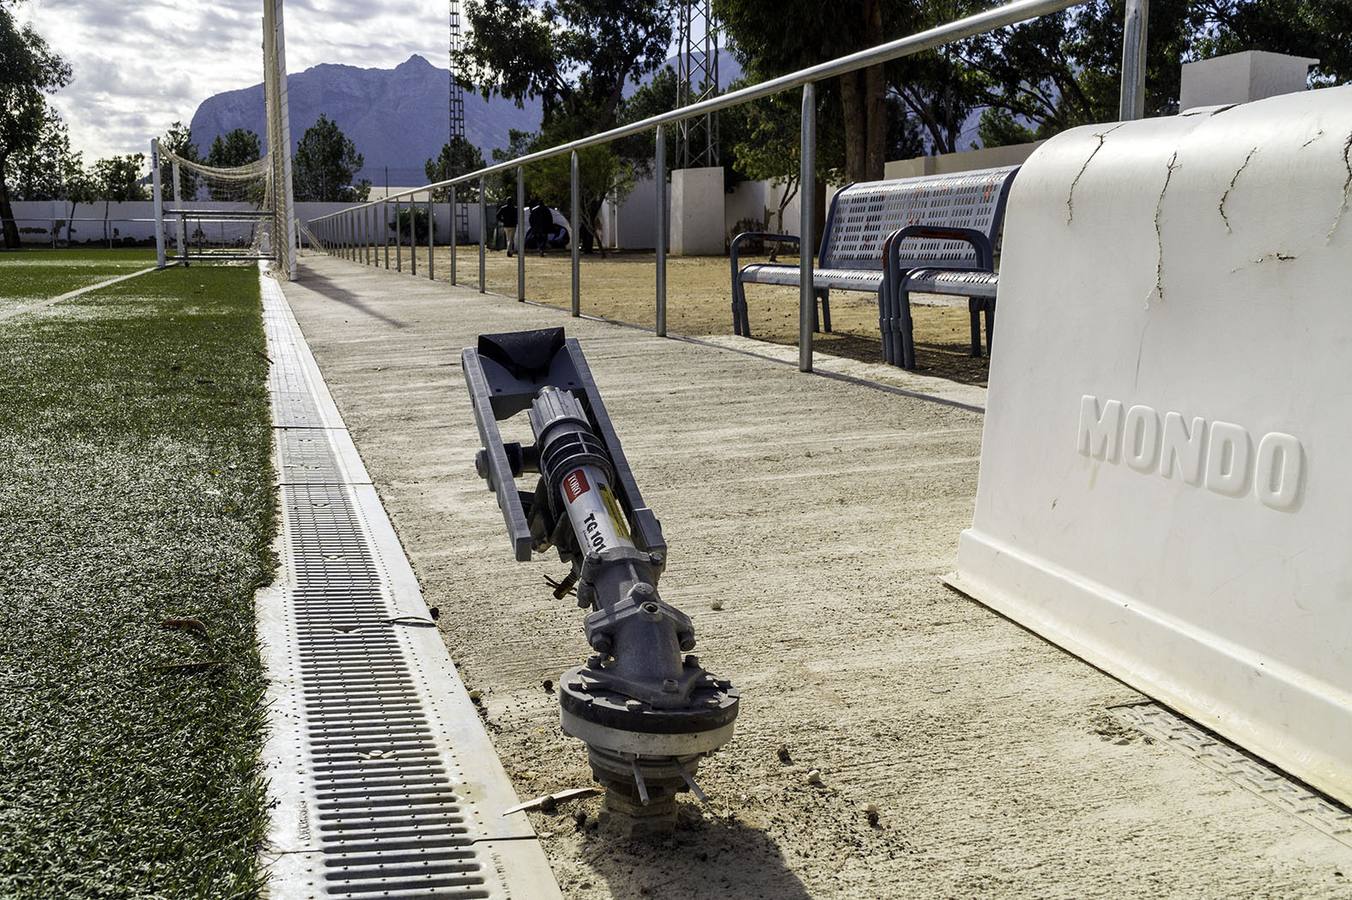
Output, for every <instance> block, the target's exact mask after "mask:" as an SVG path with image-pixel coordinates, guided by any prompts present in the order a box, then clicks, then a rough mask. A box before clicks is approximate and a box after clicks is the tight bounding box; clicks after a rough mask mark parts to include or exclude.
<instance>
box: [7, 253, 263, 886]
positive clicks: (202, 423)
mask: <svg viewBox="0 0 1352 900" xmlns="http://www.w3.org/2000/svg"><path fill="white" fill-rule="evenodd" d="M265 354H266V347H265V343H264V335H263V327H262V321H261V308H260V301H259V293H258V275H257V272H256V270H255V269H252V268H245V267H239V268H226V267H207V266H201V267H195V268H192V269H188V270H184V269H169V270H166V271H163V272H155V273H150V274H147V275H142V276H140V277H138V278H134V279H131V280H130V281H126V282H122V283H119V284H117V285H114V286H112V287H109V288H104V289H101V290H98V291H94V292H91V293H89V294H85V295H82V296H80V297H78V298H76V299H74V300H72V301H64V302H62V303H59V304H56V305H54V306H52V307H50V308H47V309H44V310H41V311H40V312H37V313H32V314H28V315H24V316H19V317H17V318H12V319H10V320H8V321H7V322H5V323H4V324H3V326H0V396H3V398H4V400H3V402H0V598H3V599H2V600H0V685H3V697H2V698H0V897H6V898H9V897H19V898H27V897H33V898H44V900H45V898H52V897H166V898H170V897H241V896H245V897H247V896H250V895H253V894H256V893H257V892H258V891H259V890H260V885H261V872H260V867H259V863H258V856H257V854H258V849H259V846H260V842H261V841H262V840H263V837H264V834H265V830H266V810H265V804H266V796H265V785H264V784H263V782H262V781H261V770H260V767H259V752H260V749H261V745H262V739H263V728H264V723H265V712H264V706H263V694H264V686H265V682H264V676H263V671H262V666H261V663H260V659H259V656H258V652H257V648H256V644H255V640H254V592H255V590H256V589H257V588H259V587H260V586H261V585H263V584H265V583H267V581H268V580H269V578H270V576H271V572H272V570H273V565H274V560H273V559H272V555H271V550H270V545H271V541H272V537H273V533H274V528H275V511H274V499H273V478H272V470H271V459H270V448H271V429H270V420H269V411H268V400H267V393H266V375H267V357H266V355H265ZM197 623H200V626H199V625H198V624H197Z"/></svg>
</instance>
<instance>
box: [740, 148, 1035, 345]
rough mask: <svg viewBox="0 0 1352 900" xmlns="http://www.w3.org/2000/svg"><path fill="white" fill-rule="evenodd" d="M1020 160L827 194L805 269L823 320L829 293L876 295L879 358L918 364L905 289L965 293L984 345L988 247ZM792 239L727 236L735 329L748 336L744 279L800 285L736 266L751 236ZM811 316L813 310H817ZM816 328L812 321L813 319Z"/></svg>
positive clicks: (783, 275) (990, 263) (779, 268)
mask: <svg viewBox="0 0 1352 900" xmlns="http://www.w3.org/2000/svg"><path fill="white" fill-rule="evenodd" d="M1017 171H1018V167H1017V166H1009V167H1004V168H998V169H983V170H981V171H976V172H963V173H961V174H956V175H928V176H924V177H922V178H907V179H902V180H898V181H871V182H862V183H858V184H852V185H848V186H846V187H845V188H843V189H842V190H840V191H839V192H837V193H836V195H835V197H834V198H833V199H832V200H831V208H830V211H829V212H828V214H827V217H826V227H825V229H824V231H823V234H822V241H821V246H820V247H819V248H818V251H817V264H816V266H815V267H814V269H813V273H812V284H813V288H814V293H815V294H816V296H817V299H818V302H819V303H820V306H821V312H820V316H821V322H822V324H823V325H824V326H825V330H826V331H830V330H831V305H830V292H831V291H832V290H844V291H861V292H864V293H875V294H877V296H878V326H879V330H880V331H881V333H882V350H883V358H884V359H885V360H886V361H887V362H889V363H892V364H894V365H900V366H904V367H905V368H908V369H909V368H914V367H915V347H914V341H913V340H912V337H911V332H912V322H911V311H910V294H911V292H912V291H924V292H929V293H938V294H950V295H954V296H959V297H967V298H968V312H969V314H970V316H971V340H972V355H973V356H980V355H981V322H980V316H981V314H982V313H984V314H985V315H986V331H987V336H986V343H987V347H989V346H990V340H991V336H992V334H993V330H994V321H995V292H996V286H997V281H998V276H997V274H996V273H995V271H994V247H995V242H996V240H997V237H998V235H999V230H1000V224H1001V221H1002V220H1003V219H1004V212H1005V200H1006V198H1007V197H1008V195H1009V188H1010V185H1011V184H1012V183H1013V181H1014V175H1015V173H1016V172H1017ZM757 239H758V240H763V241H782V242H786V243H795V244H796V243H798V242H799V239H798V237H797V236H796V235H785V234H771V233H768V232H746V233H743V234H739V235H737V237H736V238H734V239H733V242H732V248H731V265H732V328H733V332H734V333H735V334H739V335H744V336H746V337H750V335H751V324H750V321H749V318H748V315H747V305H746V289H745V287H744V286H745V285H746V284H778V285H787V286H794V287H796V286H797V285H798V277H799V276H798V271H799V270H798V267H797V266H796V265H784V264H778V263H755V264H752V265H749V266H746V267H740V265H739V263H740V259H739V256H740V253H739V251H740V250H741V247H742V246H743V245H744V244H745V243H746V242H748V241H751V240H757ZM814 313H815V310H814ZM814 327H815V322H814Z"/></svg>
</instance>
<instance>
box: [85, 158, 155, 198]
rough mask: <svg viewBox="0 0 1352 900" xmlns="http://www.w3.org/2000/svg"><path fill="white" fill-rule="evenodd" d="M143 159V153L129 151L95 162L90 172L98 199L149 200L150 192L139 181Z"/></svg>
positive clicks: (143, 163) (144, 159)
mask: <svg viewBox="0 0 1352 900" xmlns="http://www.w3.org/2000/svg"><path fill="white" fill-rule="evenodd" d="M145 161H146V155H145V154H144V153H129V154H127V155H126V156H108V157H105V158H103V159H100V160H98V161H97V162H95V163H94V167H93V170H92V173H93V178H94V184H95V186H96V189H97V191H98V196H99V199H101V200H108V201H112V202H114V203H120V202H122V201H125V200H149V199H150V192H149V191H148V190H147V189H146V187H145V186H144V185H143V184H141V183H140V181H141V177H142V167H143V166H144V165H145Z"/></svg>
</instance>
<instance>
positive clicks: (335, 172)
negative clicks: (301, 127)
mask: <svg viewBox="0 0 1352 900" xmlns="http://www.w3.org/2000/svg"><path fill="white" fill-rule="evenodd" d="M365 164H366V158H365V157H364V156H362V155H361V154H360V153H358V152H357V146H356V145H355V144H353V143H352V140H351V138H349V137H348V136H347V135H345V134H343V132H342V130H341V129H340V128H339V127H338V125H337V123H336V122H334V121H332V120H331V119H329V117H328V116H326V115H323V114H322V113H321V114H320V116H319V119H318V120H317V121H316V122H315V123H314V124H313V125H311V126H310V127H309V128H307V129H306V130H305V134H304V135H302V136H301V139H300V143H299V144H297V145H296V156H295V159H294V160H293V162H292V166H291V181H292V188H293V190H294V191H295V195H296V199H297V200H321V201H335V200H358V201H361V200H365V199H366V198H367V197H368V196H370V193H371V182H370V181H368V180H366V179H364V178H363V179H362V180H360V181H354V180H353V179H354V178H355V177H356V174H357V173H358V172H359V171H361V167H362V166H364V165H365Z"/></svg>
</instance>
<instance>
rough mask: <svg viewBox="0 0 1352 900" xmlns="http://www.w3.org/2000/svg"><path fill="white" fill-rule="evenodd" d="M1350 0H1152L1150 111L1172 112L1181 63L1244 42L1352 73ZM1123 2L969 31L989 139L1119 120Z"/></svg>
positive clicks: (970, 62)
mask: <svg viewBox="0 0 1352 900" xmlns="http://www.w3.org/2000/svg"><path fill="white" fill-rule="evenodd" d="M1350 34H1352V4H1348V3H1345V2H1340V3H1326V2H1319V0H1205V2H1202V0H1152V2H1151V4H1150V35H1149V41H1148V43H1147V51H1146V98H1145V100H1146V115H1148V116H1154V115H1171V114H1173V113H1175V112H1177V111H1178V93H1179V78H1180V67H1181V63H1182V62H1186V61H1189V60H1196V59H1207V58H1210V57H1212V56H1216V55H1219V54H1223V53H1233V52H1237V51H1240V50H1270V51H1273V52H1278V53H1291V54H1294V55H1298V56H1314V57H1319V58H1320V59H1321V60H1322V62H1321V64H1320V66H1319V67H1318V68H1316V70H1315V78H1314V80H1315V82H1316V83H1318V84H1335V83H1341V82H1346V81H1349V80H1352V40H1349V35H1350ZM1121 55H1122V2H1121V0H1094V2H1092V3H1088V4H1086V5H1084V6H1082V7H1077V8H1076V9H1072V10H1068V11H1066V12H1063V13H1059V14H1056V15H1051V16H1045V17H1043V18H1042V19H1039V20H1037V21H1034V22H1029V23H1026V24H1024V25H1019V26H1017V27H1014V28H1010V29H1005V30H1003V31H1000V32H997V33H996V34H994V35H989V36H986V37H984V38H975V39H973V40H972V41H970V42H968V43H967V45H966V46H965V47H964V49H963V57H964V62H965V64H966V66H967V67H968V68H969V69H970V70H971V71H972V72H974V73H975V74H976V76H977V77H978V78H979V79H981V81H982V83H983V85H984V91H985V97H984V100H983V102H985V103H987V104H989V105H990V106H991V107H992V108H991V109H988V110H987V111H986V112H985V113H983V115H982V122H981V130H980V133H981V138H982V142H983V143H984V144H986V145H987V146H993V145H997V144H1005V143H1017V142H1022V141H1024V140H1033V139H1039V138H1046V137H1051V136H1052V135H1053V134H1056V133H1057V132H1059V131H1062V130H1064V129H1066V128H1072V127H1074V126H1077V125H1085V124H1089V123H1095V122H1110V121H1114V120H1115V119H1116V118H1117V113H1118V102H1119V92H1120V83H1119V78H1120V73H1121Z"/></svg>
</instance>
